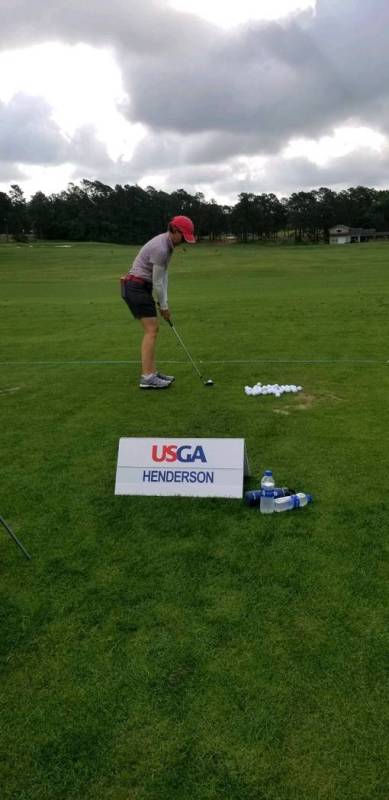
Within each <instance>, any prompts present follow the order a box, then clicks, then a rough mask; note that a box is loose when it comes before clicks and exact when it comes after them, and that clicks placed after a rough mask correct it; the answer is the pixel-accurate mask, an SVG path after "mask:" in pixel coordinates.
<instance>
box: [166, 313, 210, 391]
mask: <svg viewBox="0 0 389 800" xmlns="http://www.w3.org/2000/svg"><path fill="white" fill-rule="evenodd" d="M166 322H168V323H169V325H170V327H171V329H172V331H173V333H174V334H175V335H176V337H177V339H178V341H179V343H180V345H181V347H183V348H184V350H185V353H186V354H187V356H188V358H189V359H190V361H191V363H192V366H193V368H194V369H195V370H196V372H197V374H198V376H199V378H200V380H201V381H202V383H203V384H204V386H213V381H212V380H211V379H210V378H209V379H208V380H207V381H206V380H204V376H203V375H202V374H201V372H200V371H199V369H198V368H197V366H196V364H195V362H194V361H193V358H192V356H191V354H190V352H189V350H188V348H187V347H185V345H184V342H183V341H182V339H181V336H180V335H179V333H178V331H177V329H176V327H175V325H173V323H172V321H171V319H167V320H166Z"/></svg>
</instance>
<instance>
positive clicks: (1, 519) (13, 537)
mask: <svg viewBox="0 0 389 800" xmlns="http://www.w3.org/2000/svg"><path fill="white" fill-rule="evenodd" d="M0 523H1V524H2V525H3V526H4V528H5V530H6V531H7V533H9V535H10V537H11V539H13V540H14V542H15V544H17V546H18V547H20V549H21V551H22V553H24V555H25V556H26V558H28V560H29V561H31V556H30V554H29V553H27V550H26V548H25V547H23V545H22V543H21V542H20V541H19V539H18V537H17V536H15V534H14V532H13V530H12V528H10V527H9V525H7V523H6V521H5V519H3V517H0Z"/></svg>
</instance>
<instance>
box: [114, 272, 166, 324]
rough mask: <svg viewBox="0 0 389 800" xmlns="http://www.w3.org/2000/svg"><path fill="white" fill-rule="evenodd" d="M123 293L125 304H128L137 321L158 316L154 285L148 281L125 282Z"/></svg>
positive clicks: (122, 288) (123, 283)
mask: <svg viewBox="0 0 389 800" xmlns="http://www.w3.org/2000/svg"><path fill="white" fill-rule="evenodd" d="M121 292H122V298H123V300H124V302H125V303H127V305H128V308H129V309H130V311H131V314H132V315H133V316H134V317H135V319H142V317H156V316H157V309H156V306H155V303H154V298H153V284H152V283H148V282H146V281H145V282H144V283H138V282H135V281H123V282H122V287H121Z"/></svg>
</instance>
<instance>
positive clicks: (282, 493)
mask: <svg viewBox="0 0 389 800" xmlns="http://www.w3.org/2000/svg"><path fill="white" fill-rule="evenodd" d="M295 491H296V490H295V489H288V487H287V486H275V488H274V489H273V497H288V496H289V495H290V494H295ZM261 496H262V489H252V490H251V491H250V492H245V496H244V501H245V503H246V505H248V506H259V504H260V502H261Z"/></svg>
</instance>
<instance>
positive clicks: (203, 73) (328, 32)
mask: <svg viewBox="0 0 389 800" xmlns="http://www.w3.org/2000/svg"><path fill="white" fill-rule="evenodd" d="M228 6H229V4H228V3H226V2H225V0H109V2H107V0H82V2H81V1H80V0H50V3H49V4H48V3H47V0H33V2H32V0H2V1H1V27H0V189H1V190H3V191H8V189H9V185H10V184H11V183H18V184H19V185H20V186H21V187H22V188H23V190H24V191H25V193H26V196H30V195H31V194H32V193H33V192H35V191H37V190H38V189H41V190H42V191H44V192H46V193H51V192H56V191H61V190H62V189H64V188H66V186H67V183H68V182H69V181H74V182H77V181H78V180H80V179H81V178H83V177H84V178H89V179H91V180H94V179H97V180H100V181H103V182H105V183H108V184H110V185H111V186H114V185H115V184H116V183H121V184H124V183H138V184H140V185H141V186H144V187H146V186H148V185H153V186H155V187H156V188H157V189H165V190H166V191H173V190H174V189H178V188H184V189H186V190H187V191H190V192H197V191H200V192H203V193H204V194H205V197H206V198H207V199H208V200H210V199H211V198H215V199H216V200H218V201H219V202H227V203H230V202H231V203H233V202H236V198H237V195H238V194H239V193H240V192H242V191H245V192H255V193H261V192H270V191H273V192H275V193H277V194H278V195H280V196H281V195H288V194H290V193H291V192H293V191H298V190H300V189H306V190H309V189H311V188H314V187H320V186H330V187H332V188H334V189H337V190H338V189H340V188H343V187H347V186H355V185H358V184H364V185H368V186H376V187H389V138H388V136H389V33H388V31H389V2H388V0H239V2H237V3H233V4H231V9H230V10H229V9H228Z"/></svg>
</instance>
